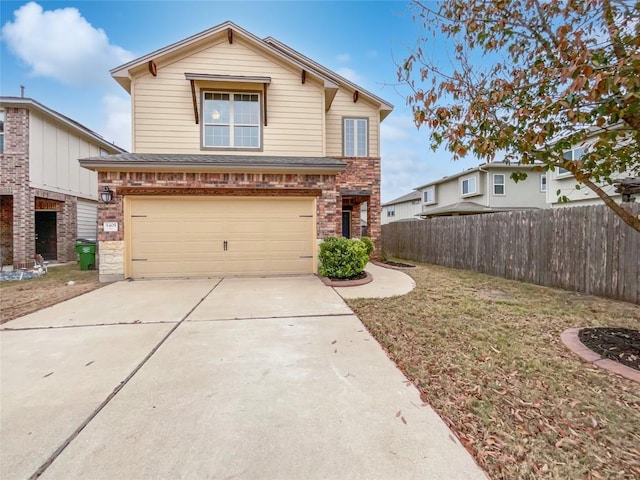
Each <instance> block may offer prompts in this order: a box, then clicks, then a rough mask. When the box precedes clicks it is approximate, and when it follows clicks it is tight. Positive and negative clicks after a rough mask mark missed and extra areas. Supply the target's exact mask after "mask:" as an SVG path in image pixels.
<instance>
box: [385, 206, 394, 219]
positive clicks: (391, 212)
mask: <svg viewBox="0 0 640 480" xmlns="http://www.w3.org/2000/svg"><path fill="white" fill-rule="evenodd" d="M395 216H396V206H395V205H389V206H388V207H387V217H395Z"/></svg>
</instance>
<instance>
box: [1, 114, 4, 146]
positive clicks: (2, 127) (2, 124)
mask: <svg viewBox="0 0 640 480" xmlns="http://www.w3.org/2000/svg"><path fill="white" fill-rule="evenodd" d="M0 153H4V110H0Z"/></svg>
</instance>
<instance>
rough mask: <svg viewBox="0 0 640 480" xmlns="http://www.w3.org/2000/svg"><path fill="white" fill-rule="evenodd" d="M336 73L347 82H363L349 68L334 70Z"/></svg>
mask: <svg viewBox="0 0 640 480" xmlns="http://www.w3.org/2000/svg"><path fill="white" fill-rule="evenodd" d="M336 73H337V74H338V75H341V76H343V77H344V78H346V79H347V80H351V81H352V82H353V83H361V82H362V81H363V78H362V77H361V76H360V75H358V74H357V73H356V72H355V70H353V69H351V68H349V67H342V68H339V69H338V70H336Z"/></svg>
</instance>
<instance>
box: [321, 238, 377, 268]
mask: <svg viewBox="0 0 640 480" xmlns="http://www.w3.org/2000/svg"><path fill="white" fill-rule="evenodd" d="M367 250H368V247H367V244H366V243H365V242H363V241H361V240H359V239H348V238H344V237H327V238H325V239H324V240H323V242H322V243H321V244H320V268H319V273H320V275H322V276H324V277H329V278H351V277H354V276H356V275H358V274H359V273H361V272H362V271H363V270H364V267H365V266H366V265H367V262H368V261H369V255H368V254H367Z"/></svg>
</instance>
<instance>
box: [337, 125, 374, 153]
mask: <svg viewBox="0 0 640 480" xmlns="http://www.w3.org/2000/svg"><path fill="white" fill-rule="evenodd" d="M368 130H369V119H367V118H345V119H344V125H343V128H342V131H343V137H344V145H343V154H344V156H345V157H366V156H367V155H368V154H369V152H368V149H367V143H368Z"/></svg>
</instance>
